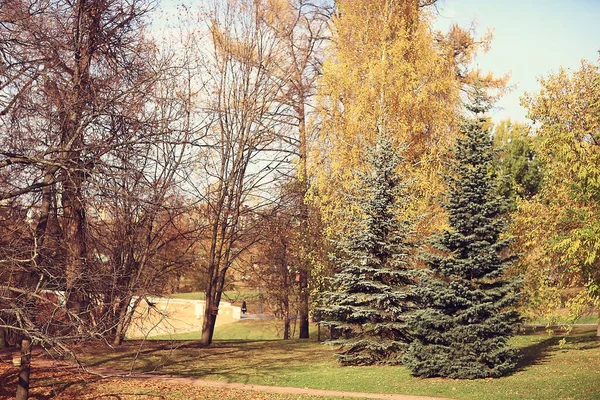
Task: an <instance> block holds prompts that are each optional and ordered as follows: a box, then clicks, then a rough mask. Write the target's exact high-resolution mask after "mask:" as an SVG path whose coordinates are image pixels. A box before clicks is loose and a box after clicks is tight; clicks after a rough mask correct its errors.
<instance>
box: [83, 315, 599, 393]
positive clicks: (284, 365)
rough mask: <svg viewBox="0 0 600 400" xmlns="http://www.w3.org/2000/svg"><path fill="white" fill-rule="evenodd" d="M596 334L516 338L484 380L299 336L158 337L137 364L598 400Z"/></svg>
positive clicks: (329, 385)
mask: <svg viewBox="0 0 600 400" xmlns="http://www.w3.org/2000/svg"><path fill="white" fill-rule="evenodd" d="M273 324H276V321H243V322H240V323H238V324H234V325H227V327H230V328H231V329H229V328H228V330H229V332H230V333H231V334H230V335H229V336H230V339H234V336H236V335H237V336H240V335H242V333H243V332H245V336H246V337H249V338H253V337H256V336H257V335H258V334H257V333H252V332H263V334H264V331H265V329H267V328H268V327H269V326H270V325H273ZM222 328H223V329H225V328H226V326H224V327H222ZM235 332H237V333H235ZM233 333H235V334H233ZM594 333H595V331H594V330H591V329H589V330H587V331H582V332H581V331H580V332H576V333H573V334H572V335H571V336H570V337H569V338H568V339H567V343H566V345H565V346H563V347H562V348H560V346H559V341H560V339H561V338H560V337H559V336H555V337H550V336H547V335H546V334H543V333H542V334H530V335H521V336H517V337H516V338H515V339H514V344H515V346H517V347H519V348H520V349H522V353H523V360H522V363H521V368H520V370H519V371H517V372H516V373H514V374H513V375H511V376H508V377H504V378H501V379H488V380H473V381H460V380H448V379H418V378H413V377H411V376H410V374H409V372H408V371H407V370H406V368H404V367H401V366H399V367H340V366H339V365H338V364H337V363H336V362H335V361H334V358H333V356H332V352H333V351H332V350H331V349H330V348H329V347H328V346H326V345H323V344H320V343H316V342H314V341H299V340H293V341H287V342H284V341H278V340H261V341H256V340H223V341H216V342H215V343H214V345H213V346H212V347H210V348H201V347H199V346H197V345H196V344H195V343H181V342H163V345H164V346H163V347H164V348H163V349H161V350H149V351H148V352H146V353H144V354H141V355H139V357H138V361H137V363H136V367H135V368H136V369H139V370H145V371H148V370H160V371H161V372H165V373H172V374H178V375H183V376H194V377H201V378H205V379H211V380H225V381H230V382H243V383H254V384H264V385H278V386H295V387H311V388H317V389H332V390H346V391H364V392H378V393H404V394H414V395H428V396H442V397H450V398H456V399H514V398H526V399H599V398H600V385H598V382H600V371H599V369H598V365H600V341H599V340H598V339H597V338H596V337H595V336H594ZM222 335H223V336H222V337H224V336H226V335H225V331H224V332H223V333H222ZM154 345H156V344H154ZM173 346H179V347H177V348H174V347H173ZM94 358H95V359H96V360H99V358H98V357H94ZM101 358H103V359H104V363H103V364H104V365H112V366H113V367H124V366H126V364H127V365H128V363H129V362H130V360H131V358H130V357H129V359H128V357H124V355H123V354H122V353H120V354H115V355H114V357H108V358H107V357H106V355H104V356H102V357H101ZM111 359H112V361H111Z"/></svg>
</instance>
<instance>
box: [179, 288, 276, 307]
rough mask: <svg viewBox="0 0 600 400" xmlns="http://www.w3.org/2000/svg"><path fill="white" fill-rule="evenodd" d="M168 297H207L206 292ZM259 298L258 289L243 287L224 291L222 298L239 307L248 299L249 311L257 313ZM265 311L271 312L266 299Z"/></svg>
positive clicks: (190, 298) (191, 298)
mask: <svg viewBox="0 0 600 400" xmlns="http://www.w3.org/2000/svg"><path fill="white" fill-rule="evenodd" d="M168 297H171V298H173V299H186V300H204V299H205V298H206V294H205V293H204V292H190V293H173V294H171V295H169V296H168ZM258 298H259V292H258V290H257V289H246V288H243V289H239V290H229V291H226V292H223V297H221V300H222V301H226V302H229V303H231V304H233V305H234V306H238V307H240V306H241V305H242V301H246V306H247V307H248V312H249V313H257V312H258V303H259V301H258ZM263 312H270V310H269V306H268V304H267V302H266V301H263Z"/></svg>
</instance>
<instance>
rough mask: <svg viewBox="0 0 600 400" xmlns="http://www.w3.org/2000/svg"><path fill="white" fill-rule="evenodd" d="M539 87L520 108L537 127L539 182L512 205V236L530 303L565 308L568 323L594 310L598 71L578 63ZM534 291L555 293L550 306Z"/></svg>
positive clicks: (598, 238)
mask: <svg viewBox="0 0 600 400" xmlns="http://www.w3.org/2000/svg"><path fill="white" fill-rule="evenodd" d="M540 84H541V90H540V92H539V93H528V94H526V95H525V97H524V98H523V99H522V103H523V104H524V105H525V107H527V109H528V110H529V113H528V116H529V118H531V119H532V120H533V121H535V122H536V123H537V129H536V136H537V138H536V144H537V146H536V147H537V149H536V150H537V152H538V155H539V157H540V159H541V160H542V162H543V163H544V168H545V175H546V176H545V184H544V187H543V189H542V190H541V192H540V193H539V194H538V195H537V196H535V197H533V198H532V199H529V200H527V201H524V202H522V203H521V204H520V206H519V213H518V214H517V220H516V222H515V231H517V232H519V233H520V234H521V235H522V241H520V242H519V244H520V245H522V249H523V250H524V252H525V257H524V259H525V260H526V262H523V263H521V266H522V267H523V268H524V270H525V272H526V283H527V288H528V289H529V290H527V293H528V295H529V300H530V302H531V303H534V304H541V305H547V304H550V303H553V304H555V305H556V307H554V308H555V310H554V311H556V308H557V307H564V306H567V307H568V308H569V309H570V311H571V312H572V314H573V316H574V317H576V316H578V315H579V314H581V313H582V312H583V311H585V309H586V308H587V307H589V306H590V304H593V303H595V304H596V306H598V305H599V304H600V257H599V256H598V249H599V248H600V234H599V232H600V224H599V221H600V184H599V182H600V169H599V168H598V165H600V136H599V133H598V132H599V131H600V67H599V66H598V64H594V63H590V62H587V61H582V63H581V66H580V68H579V69H577V70H574V71H569V70H566V69H560V70H559V71H558V73H556V74H553V75H550V76H548V77H546V78H542V79H540ZM574 288H580V289H581V288H585V289H586V290H583V291H580V290H573V289H574ZM565 289H569V290H568V291H566V290H565ZM567 292H569V293H570V295H569V294H568V293H567ZM542 293H547V294H552V293H555V294H556V296H555V299H556V301H554V302H550V301H549V299H547V298H546V299H543V298H540V296H538V295H539V294H542ZM573 293H577V295H576V296H575V297H573V296H572V294H573ZM565 295H566V297H567V298H569V300H568V301H567V302H564V301H562V299H561V298H564V297H565ZM547 311H548V312H549V313H550V311H552V310H547ZM554 314H556V312H554ZM598 334H599V335H600V325H599V328H598Z"/></svg>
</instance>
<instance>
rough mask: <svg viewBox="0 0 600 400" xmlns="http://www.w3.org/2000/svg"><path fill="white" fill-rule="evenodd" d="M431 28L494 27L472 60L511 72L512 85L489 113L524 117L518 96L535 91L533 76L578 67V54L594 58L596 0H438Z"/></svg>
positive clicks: (599, 9) (599, 14)
mask: <svg viewBox="0 0 600 400" xmlns="http://www.w3.org/2000/svg"><path fill="white" fill-rule="evenodd" d="M437 6H438V10H439V14H440V15H439V16H438V20H437V22H436V27H437V28H440V29H443V30H444V28H445V27H447V26H449V25H450V24H452V23H457V24H458V25H460V26H462V27H467V28H468V27H469V26H471V23H472V22H474V23H475V29H476V33H477V34H478V35H482V34H484V33H485V31H486V28H487V27H490V28H493V30H494V41H493V42H492V47H491V49H490V51H489V52H488V53H487V54H484V55H480V56H479V57H478V59H477V64H478V65H479V66H480V67H481V68H482V69H483V70H491V71H494V72H495V73H497V74H498V75H502V74H503V73H505V72H510V73H511V80H510V84H511V85H515V86H516V87H515V89H514V90H513V91H512V92H511V93H509V94H507V95H506V96H505V97H504V98H503V99H502V100H500V102H499V103H498V106H499V107H500V108H501V109H498V110H494V111H493V112H492V117H493V119H494V120H495V121H496V122H497V121H500V120H502V119H506V118H511V119H512V120H514V121H521V122H527V121H528V120H527V119H526V117H525V115H526V110H525V109H524V108H523V107H521V106H520V104H519V98H520V97H521V96H522V95H523V94H524V93H525V92H526V91H527V92H537V91H539V88H540V87H539V84H538V83H537V79H538V78H539V77H541V76H547V75H548V74H550V73H552V72H556V71H558V68H559V67H560V66H563V67H565V68H570V69H577V68H578V67H579V65H580V62H581V60H582V59H586V60H588V61H592V62H597V60H598V50H600V0H438V3H437Z"/></svg>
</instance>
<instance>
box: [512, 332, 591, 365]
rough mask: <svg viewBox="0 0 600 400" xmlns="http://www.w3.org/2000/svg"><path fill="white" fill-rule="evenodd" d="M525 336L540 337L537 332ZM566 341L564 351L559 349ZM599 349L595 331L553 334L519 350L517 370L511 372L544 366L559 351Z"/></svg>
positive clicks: (527, 333)
mask: <svg viewBox="0 0 600 400" xmlns="http://www.w3.org/2000/svg"><path fill="white" fill-rule="evenodd" d="M525 334H526V335H542V334H543V333H540V332H539V331H538V332H536V331H532V330H529V331H527V332H525ZM563 339H566V342H565V343H566V346H565V348H564V349H562V348H561V347H560V342H561V340H563ZM597 348H600V338H599V337H597V336H595V330H594V331H591V330H583V331H575V332H572V333H571V334H570V335H566V334H565V335H561V334H560V333H555V334H554V335H552V336H548V337H547V338H545V339H543V340H541V341H539V342H537V343H535V344H532V345H529V346H526V347H522V348H521V349H519V362H518V364H517V369H516V370H515V371H514V372H513V373H515V372H519V371H523V370H525V369H527V368H529V367H531V366H533V365H540V364H544V363H546V362H548V361H549V358H550V357H551V356H552V355H553V354H555V353H557V352H560V351H567V350H568V351H580V350H591V349H597Z"/></svg>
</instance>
